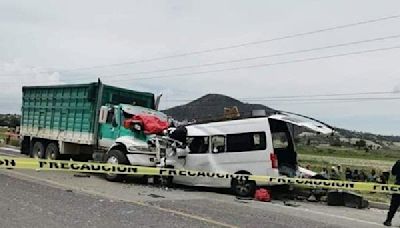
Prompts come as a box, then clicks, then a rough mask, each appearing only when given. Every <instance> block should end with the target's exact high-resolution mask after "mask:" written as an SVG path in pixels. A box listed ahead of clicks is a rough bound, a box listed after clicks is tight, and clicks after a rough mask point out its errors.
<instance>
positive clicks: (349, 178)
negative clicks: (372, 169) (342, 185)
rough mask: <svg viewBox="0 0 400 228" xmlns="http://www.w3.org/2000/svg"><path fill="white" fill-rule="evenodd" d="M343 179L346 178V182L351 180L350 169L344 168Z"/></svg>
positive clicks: (351, 173)
mask: <svg viewBox="0 0 400 228" xmlns="http://www.w3.org/2000/svg"><path fill="white" fill-rule="evenodd" d="M345 177H346V180H347V181H352V180H353V172H352V171H351V169H350V168H349V167H347V168H346V171H345Z"/></svg>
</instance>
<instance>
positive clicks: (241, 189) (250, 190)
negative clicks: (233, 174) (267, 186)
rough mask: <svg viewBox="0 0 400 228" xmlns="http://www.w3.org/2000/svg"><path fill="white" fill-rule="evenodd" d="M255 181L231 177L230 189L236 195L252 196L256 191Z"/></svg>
mask: <svg viewBox="0 0 400 228" xmlns="http://www.w3.org/2000/svg"><path fill="white" fill-rule="evenodd" d="M256 187H257V186H256V182H254V181H250V180H238V179H236V178H235V179H232V181H231V189H232V192H233V193H234V194H235V195H236V196H241V197H253V196H254V193H255V192H256Z"/></svg>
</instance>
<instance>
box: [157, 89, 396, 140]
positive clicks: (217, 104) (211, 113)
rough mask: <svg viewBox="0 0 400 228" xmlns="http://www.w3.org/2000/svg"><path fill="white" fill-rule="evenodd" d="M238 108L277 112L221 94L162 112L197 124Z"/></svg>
mask: <svg viewBox="0 0 400 228" xmlns="http://www.w3.org/2000/svg"><path fill="white" fill-rule="evenodd" d="M233 106H236V107H238V109H239V111H240V115H241V117H249V116H250V115H251V111H252V110H266V113H267V114H272V113H274V112H277V110H275V109H273V108H270V107H267V106H265V105H261V104H248V103H243V102H241V101H239V100H236V99H234V98H232V97H229V96H226V95H221V94H207V95H205V96H203V97H200V98H198V99H196V100H194V101H192V102H190V103H187V104H185V105H180V106H176V107H173V108H170V109H167V110H164V111H163V112H164V113H166V114H167V115H169V116H172V117H173V118H174V119H176V120H179V121H184V120H188V121H192V120H196V121H198V122H203V121H208V120H217V119H221V118H222V117H223V116H224V108H225V107H233ZM303 131H304V129H297V130H296V135H297V134H299V133H301V132H303ZM336 131H337V132H338V133H339V134H340V135H341V136H342V137H345V138H359V139H365V140H370V141H374V142H380V144H381V142H382V141H388V142H400V136H384V135H378V134H373V133H366V132H359V131H352V130H347V129H342V128H336Z"/></svg>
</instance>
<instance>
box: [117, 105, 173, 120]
mask: <svg viewBox="0 0 400 228" xmlns="http://www.w3.org/2000/svg"><path fill="white" fill-rule="evenodd" d="M121 107H122V111H123V112H124V117H125V118H129V117H132V116H134V115H153V116H156V117H158V118H159V119H160V120H162V121H167V120H168V117H167V115H165V114H164V113H162V112H159V111H156V110H152V109H149V108H145V107H141V106H134V105H125V104H124V105H121Z"/></svg>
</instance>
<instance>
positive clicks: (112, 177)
mask: <svg viewBox="0 0 400 228" xmlns="http://www.w3.org/2000/svg"><path fill="white" fill-rule="evenodd" d="M106 162H107V163H109V164H114V165H117V164H120V165H128V164H129V161H128V158H126V156H125V154H124V153H122V152H121V151H119V150H110V151H109V152H108V153H107V155H106ZM125 176H126V175H122V174H111V173H107V174H106V175H105V177H106V179H107V180H108V181H113V182H119V181H122V180H123V179H124V178H125Z"/></svg>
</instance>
